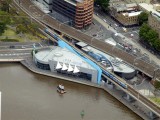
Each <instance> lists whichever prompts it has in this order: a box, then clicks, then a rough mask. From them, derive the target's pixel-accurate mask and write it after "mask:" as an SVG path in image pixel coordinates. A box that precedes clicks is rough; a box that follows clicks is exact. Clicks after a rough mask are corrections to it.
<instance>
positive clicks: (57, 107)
mask: <svg viewBox="0 0 160 120" xmlns="http://www.w3.org/2000/svg"><path fill="white" fill-rule="evenodd" d="M60 83H61V84H63V85H64V86H65V89H66V91H67V93H65V94H63V95H60V94H58V93H57V91H56V87H57V85H58V84H60ZM0 91H1V92H2V120H82V118H81V114H80V113H81V111H82V110H84V118H83V120H141V118H140V117H139V116H137V115H136V114H135V113H133V112H132V111H131V110H129V109H128V108H127V107H125V106H124V105H123V104H121V103H120V102H119V101H117V100H116V99H115V98H113V97H112V96H111V95H109V94H108V93H106V92H104V91H103V90H100V89H96V88H93V87H89V86H85V85H81V84H77V83H72V82H67V81H64V80H60V79H57V78H51V77H46V76H42V75H38V74H34V73H32V72H30V71H29V70H27V69H26V68H24V67H23V66H22V65H21V64H19V63H13V64H8V63H0Z"/></svg>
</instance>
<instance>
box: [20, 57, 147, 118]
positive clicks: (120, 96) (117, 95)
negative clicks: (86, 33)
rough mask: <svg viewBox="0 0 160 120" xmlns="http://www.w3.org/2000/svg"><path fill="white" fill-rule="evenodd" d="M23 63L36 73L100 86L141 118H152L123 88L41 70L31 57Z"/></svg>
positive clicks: (22, 62)
mask: <svg viewBox="0 0 160 120" xmlns="http://www.w3.org/2000/svg"><path fill="white" fill-rule="evenodd" d="M21 64H22V65H24V66H25V67H26V68H27V69H29V70H30V71H32V72H34V73H37V74H41V75H45V76H50V77H56V78H59V79H63V80H67V81H70V82H75V83H80V84H83V85H88V86H92V87H96V88H99V89H103V90H104V91H106V92H108V93H109V94H110V95H112V96H113V97H115V98H116V99H117V100H118V101H119V102H121V103H122V104H124V105H125V106H126V107H128V108H129V109H130V110H132V111H133V112H134V113H135V114H137V115H138V116H140V117H141V118H143V119H145V120H150V118H149V117H148V116H147V114H146V113H145V112H144V111H143V109H144V107H143V106H141V105H140V103H137V102H134V103H130V102H128V101H127V100H126V99H124V97H123V96H124V92H122V91H121V90H118V89H112V88H110V86H109V85H107V84H105V83H104V84H101V85H98V84H95V83H91V82H89V81H85V80H83V79H80V78H73V77H69V76H62V75H60V74H58V73H56V72H55V73H51V72H50V71H45V70H41V69H39V68H37V67H36V66H35V64H34V63H33V61H32V60H31V59H28V60H23V61H21Z"/></svg>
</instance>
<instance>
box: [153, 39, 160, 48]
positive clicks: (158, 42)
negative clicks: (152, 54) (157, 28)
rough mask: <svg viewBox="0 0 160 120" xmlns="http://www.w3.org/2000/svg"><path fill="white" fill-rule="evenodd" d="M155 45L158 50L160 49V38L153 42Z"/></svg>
mask: <svg viewBox="0 0 160 120" xmlns="http://www.w3.org/2000/svg"><path fill="white" fill-rule="evenodd" d="M153 47H154V48H156V50H158V51H160V40H159V39H156V40H155V41H154V42H153Z"/></svg>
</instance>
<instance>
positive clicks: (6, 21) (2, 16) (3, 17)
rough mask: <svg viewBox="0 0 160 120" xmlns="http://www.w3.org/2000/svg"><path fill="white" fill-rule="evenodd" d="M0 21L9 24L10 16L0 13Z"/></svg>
mask: <svg viewBox="0 0 160 120" xmlns="http://www.w3.org/2000/svg"><path fill="white" fill-rule="evenodd" d="M0 18H1V19H0V21H1V22H3V23H5V24H10V23H11V18H10V15H9V14H8V13H6V12H4V11H0Z"/></svg>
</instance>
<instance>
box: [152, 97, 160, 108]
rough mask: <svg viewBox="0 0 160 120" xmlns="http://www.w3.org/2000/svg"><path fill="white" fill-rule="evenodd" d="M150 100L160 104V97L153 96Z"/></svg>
mask: <svg viewBox="0 0 160 120" xmlns="http://www.w3.org/2000/svg"><path fill="white" fill-rule="evenodd" d="M150 100H151V101H153V102H155V103H156V104H157V105H159V106H160V97H151V98H150Z"/></svg>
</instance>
